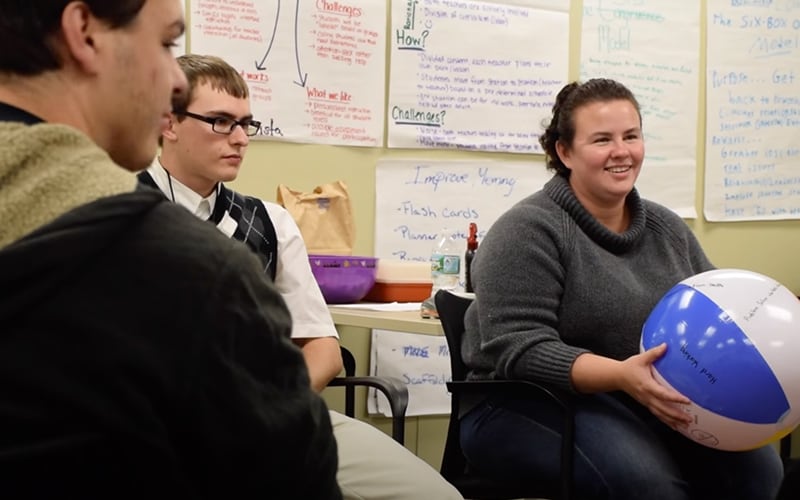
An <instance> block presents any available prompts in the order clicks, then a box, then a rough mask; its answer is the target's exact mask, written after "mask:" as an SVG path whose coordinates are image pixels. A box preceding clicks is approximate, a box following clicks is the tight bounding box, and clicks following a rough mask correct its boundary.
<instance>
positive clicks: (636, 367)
mask: <svg viewBox="0 0 800 500" xmlns="http://www.w3.org/2000/svg"><path fill="white" fill-rule="evenodd" d="M665 352H667V344H660V345H657V346H656V347H653V348H651V349H648V350H647V351H645V352H643V353H640V354H636V355H634V356H631V357H630V358H628V359H626V360H625V361H623V362H622V367H621V368H622V369H621V370H620V376H621V380H620V385H621V388H622V390H623V391H625V392H626V393H628V395H630V396H631V397H633V398H634V399H636V401H638V402H639V403H641V404H642V405H644V406H645V407H647V409H648V410H650V412H651V413H652V414H653V415H655V416H656V417H658V419H659V420H661V421H662V422H664V423H665V424H667V425H668V426H670V427H672V428H673V429H676V430H677V429H678V428H681V427H685V426H686V425H688V424H689V423H690V422H691V421H692V417H691V416H690V415H689V414H687V413H686V411H684V408H683V406H684V405H687V404H689V403H690V400H689V399H688V398H687V397H686V396H683V395H682V394H681V393H679V392H678V391H676V390H674V389H670V388H668V387H665V386H663V385H661V384H660V383H659V382H658V381H657V380H656V379H655V378H654V377H653V363H655V361H656V360H657V359H658V358H660V357H661V356H663V355H664V353H665Z"/></svg>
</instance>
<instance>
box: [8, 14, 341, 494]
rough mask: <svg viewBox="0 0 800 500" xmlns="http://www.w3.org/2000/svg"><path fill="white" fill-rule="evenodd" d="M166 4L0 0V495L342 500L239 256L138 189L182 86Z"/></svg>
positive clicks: (283, 346)
mask: <svg viewBox="0 0 800 500" xmlns="http://www.w3.org/2000/svg"><path fill="white" fill-rule="evenodd" d="M183 12H184V2H182V1H179V0H115V1H109V0H83V1H69V0H61V1H55V0H0V46H2V47H4V49H3V50H2V51H0V221H2V222H0V289H1V290H2V294H3V295H2V299H0V324H2V327H0V332H2V333H1V334H0V387H2V390H0V428H2V432H0V491H1V492H2V493H0V495H2V496H3V497H4V498H48V499H53V498H81V499H128V498H131V499H133V498H136V499H142V498H235V499H240V498H260V499H268V498H281V499H284V498H285V499H288V498H303V499H306V498H313V499H318V500H336V499H341V493H340V492H339V488H338V485H337V483H336V471H337V463H336V443H335V441H334V438H333V433H332V431H331V426H330V418H329V414H328V411H327V408H326V407H325V405H324V402H323V401H322V399H321V398H320V397H319V395H317V394H315V393H314V392H313V391H312V390H311V389H310V388H309V386H308V380H309V376H308V373H307V370H306V367H305V363H304V359H303V357H302V354H301V353H300V352H299V350H298V349H297V348H296V346H295V345H293V344H292V342H291V341H290V340H289V333H290V328H291V323H290V317H289V311H288V310H287V308H286V306H285V304H284V302H283V300H282V299H281V297H280V295H279V294H278V292H277V291H276V290H275V288H274V287H273V286H272V284H271V283H270V282H269V281H268V280H267V279H265V278H264V277H263V275H262V274H261V273H260V271H261V267H260V264H259V262H258V259H256V258H255V257H253V255H252V253H251V252H248V251H247V250H246V249H244V248H242V246H241V245H240V244H238V243H236V242H232V241H230V240H229V239H227V238H224V237H222V236H221V235H220V234H219V232H218V231H216V230H215V229H214V228H213V227H209V226H208V225H207V224H205V223H202V222H200V221H198V220H197V219H196V218H194V217H192V216H191V215H190V214H188V213H187V212H186V211H185V210H184V209H182V208H180V207H177V206H175V205H174V204H173V203H169V202H167V201H166V200H165V199H164V197H163V196H161V194H160V193H158V192H155V191H153V190H151V189H141V188H139V187H138V184H137V179H136V175H135V174H134V172H135V171H139V170H141V169H143V168H145V167H147V166H148V165H149V164H150V163H151V162H152V161H153V157H154V156H155V153H156V150H157V147H158V137H159V136H160V135H161V132H162V130H163V129H164V128H165V127H166V126H167V124H168V120H169V117H170V110H171V109H172V98H173V97H174V96H176V95H181V94H182V93H184V92H185V91H186V77H185V75H184V74H183V71H182V70H181V68H180V67H179V66H178V65H177V64H176V62H175V58H174V56H173V54H172V50H171V48H172V47H173V46H174V43H175V40H176V39H177V38H178V37H179V36H180V35H181V33H182V32H183V30H184V20H183ZM198 123H200V122H198ZM202 125H204V126H207V125H206V124H202ZM198 241H202V244H201V245H198V244H197V242H198ZM309 476H313V477H314V480H313V481H309V480H308V479H307V478H308V477H309Z"/></svg>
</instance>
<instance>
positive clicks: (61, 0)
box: [0, 0, 147, 76]
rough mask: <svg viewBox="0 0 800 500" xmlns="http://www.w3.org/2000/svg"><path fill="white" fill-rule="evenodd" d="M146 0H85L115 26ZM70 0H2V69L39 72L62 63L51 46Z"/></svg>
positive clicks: (122, 23)
mask: <svg viewBox="0 0 800 500" xmlns="http://www.w3.org/2000/svg"><path fill="white" fill-rule="evenodd" d="M146 1H147V0H83V3H85V4H86V5H87V6H88V7H89V10H91V11H92V14H93V15H94V16H95V17H97V18H99V19H102V20H104V21H106V22H107V23H108V24H109V25H110V26H111V27H112V28H121V27H124V26H127V25H128V24H130V23H131V22H132V21H133V20H134V19H136V16H137V15H138V14H139V11H140V10H142V7H143V6H144V4H145V2H146ZM69 2H70V0H0V47H3V50H2V51H0V73H10V74H18V75H26V76H31V75H37V74H39V73H42V72H44V71H47V70H52V69H58V68H59V67H60V66H61V61H59V58H58V53H57V52H56V51H55V50H54V47H53V46H52V43H53V37H54V35H55V34H56V33H57V32H58V30H59V29H60V25H61V14H62V12H63V11H64V7H66V6H67V4H68V3H69Z"/></svg>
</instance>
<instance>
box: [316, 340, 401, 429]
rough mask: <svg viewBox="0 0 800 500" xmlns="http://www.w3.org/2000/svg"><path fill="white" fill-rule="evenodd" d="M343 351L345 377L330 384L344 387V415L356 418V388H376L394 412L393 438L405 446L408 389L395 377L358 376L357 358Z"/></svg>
mask: <svg viewBox="0 0 800 500" xmlns="http://www.w3.org/2000/svg"><path fill="white" fill-rule="evenodd" d="M341 349H342V364H343V365H344V377H336V378H334V379H333V380H331V381H330V382H328V386H329V387H344V414H345V415H347V416H348V417H351V418H355V400H356V387H357V386H366V387H374V388H375V389H377V390H379V391H381V392H382V393H383V395H384V396H386V399H388V400H389V406H390V408H391V410H392V438H394V440H395V441H397V442H398V443H400V444H405V431H406V410H407V409H408V387H406V385H405V384H404V383H403V381H402V380H400V379H398V378H395V377H383V376H380V377H379V376H365V377H357V376H356V358H355V357H354V356H353V353H351V352H350V351H349V350H347V348H345V347H341Z"/></svg>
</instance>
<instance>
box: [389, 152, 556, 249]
mask: <svg viewBox="0 0 800 500" xmlns="http://www.w3.org/2000/svg"><path fill="white" fill-rule="evenodd" d="M552 175H553V174H552V173H551V172H548V171H547V170H546V169H545V166H544V162H543V161H529V162H502V161H488V160H487V161H414V160H382V161H380V162H378V165H377V167H376V171H375V256H376V257H380V258H392V259H402V260H417V261H425V262H427V261H429V260H430V256H431V249H432V248H433V245H434V243H435V242H436V238H437V236H438V234H439V232H440V231H441V230H443V229H447V230H448V231H452V234H453V235H454V236H455V237H456V238H458V239H462V240H463V241H464V249H465V250H466V238H467V235H468V229H469V223H470V222H475V223H476V224H477V226H478V240H479V241H480V240H481V239H483V236H484V235H485V234H486V232H487V231H488V230H489V228H490V227H491V225H492V224H493V223H494V221H495V220H497V218H498V217H499V216H500V215H502V214H503V213H504V212H505V211H506V210H508V209H509V208H511V206H512V205H514V204H515V203H516V202H517V201H519V200H521V199H523V198H525V197H527V196H528V195H531V194H533V193H534V192H535V191H538V190H539V189H541V187H542V186H543V185H544V184H545V183H546V182H547V181H548V180H549V179H550V178H551V177H552Z"/></svg>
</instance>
